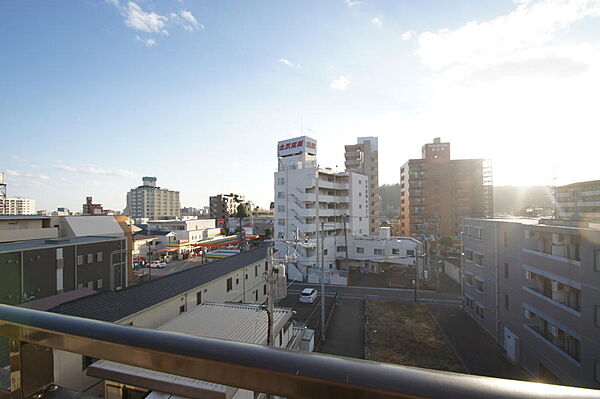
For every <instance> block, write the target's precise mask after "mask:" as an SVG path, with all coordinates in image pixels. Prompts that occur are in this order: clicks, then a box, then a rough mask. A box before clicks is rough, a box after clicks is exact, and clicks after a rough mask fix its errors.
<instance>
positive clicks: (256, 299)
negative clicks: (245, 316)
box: [254, 290, 258, 302]
mask: <svg viewBox="0 0 600 399" xmlns="http://www.w3.org/2000/svg"><path fill="white" fill-rule="evenodd" d="M254 302H258V290H255V291H254Z"/></svg>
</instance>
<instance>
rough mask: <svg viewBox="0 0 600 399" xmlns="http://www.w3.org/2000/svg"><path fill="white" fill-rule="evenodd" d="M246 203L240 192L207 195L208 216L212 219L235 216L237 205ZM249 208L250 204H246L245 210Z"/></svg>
mask: <svg viewBox="0 0 600 399" xmlns="http://www.w3.org/2000/svg"><path fill="white" fill-rule="evenodd" d="M240 204H242V205H244V206H246V205H247V201H246V199H245V198H244V196H243V195H240V194H234V193H230V194H219V195H215V196H211V197H209V217H210V218H212V219H227V218H229V217H231V216H235V214H236V213H237V208H238V206H239V205H240ZM250 209H251V205H250V206H247V210H248V211H249V210H250Z"/></svg>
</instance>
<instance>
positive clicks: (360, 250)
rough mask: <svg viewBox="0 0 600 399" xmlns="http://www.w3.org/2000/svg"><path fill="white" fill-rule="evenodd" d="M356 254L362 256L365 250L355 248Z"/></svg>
mask: <svg viewBox="0 0 600 399" xmlns="http://www.w3.org/2000/svg"><path fill="white" fill-rule="evenodd" d="M356 253H357V254H364V253H365V249H364V248H362V247H356Z"/></svg>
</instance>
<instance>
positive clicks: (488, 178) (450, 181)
mask: <svg viewBox="0 0 600 399" xmlns="http://www.w3.org/2000/svg"><path fill="white" fill-rule="evenodd" d="M492 195H493V194H492V171H491V166H489V165H488V163H487V161H486V160H484V159H450V143H442V142H441V141H440V139H439V138H435V139H434V140H433V143H427V144H425V145H424V146H423V147H422V157H421V159H410V160H408V162H406V163H405V164H404V165H403V166H402V168H401V169H400V231H401V233H402V235H403V236H412V237H421V236H423V235H427V236H434V237H435V238H436V239H439V238H440V237H442V236H446V235H447V236H452V237H458V236H459V234H460V231H461V229H462V227H461V226H462V218H463V217H488V216H492V213H493V212H492V209H493V201H492Z"/></svg>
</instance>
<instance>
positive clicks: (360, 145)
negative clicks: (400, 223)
mask: <svg viewBox="0 0 600 399" xmlns="http://www.w3.org/2000/svg"><path fill="white" fill-rule="evenodd" d="M345 150H346V152H345V158H346V161H345V166H346V172H355V173H359V174H361V175H365V176H367V177H368V178H369V186H368V197H369V203H368V212H369V234H371V235H378V234H379V226H380V220H379V217H380V214H381V197H380V196H379V155H378V148H377V137H359V138H358V140H357V144H352V145H347V146H345Z"/></svg>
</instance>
